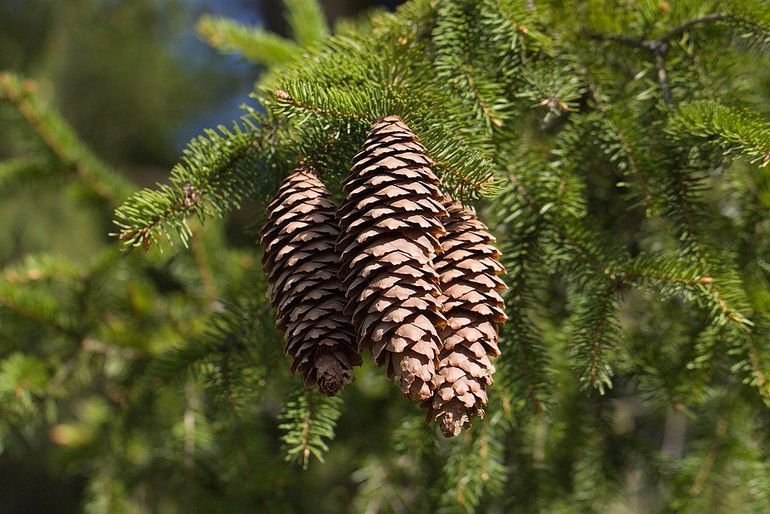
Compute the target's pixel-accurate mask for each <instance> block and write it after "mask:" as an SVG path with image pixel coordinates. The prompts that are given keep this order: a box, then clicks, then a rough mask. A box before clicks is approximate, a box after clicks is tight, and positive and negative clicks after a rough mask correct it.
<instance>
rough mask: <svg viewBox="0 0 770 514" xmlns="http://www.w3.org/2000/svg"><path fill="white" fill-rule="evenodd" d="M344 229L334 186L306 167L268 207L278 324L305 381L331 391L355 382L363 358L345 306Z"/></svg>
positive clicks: (266, 261) (265, 237) (269, 263)
mask: <svg viewBox="0 0 770 514" xmlns="http://www.w3.org/2000/svg"><path fill="white" fill-rule="evenodd" d="M338 234H339V229H338V228H337V220H336V218H335V205H334V204H333V203H332V201H331V200H330V199H329V191H328V190H327V189H326V187H325V186H324V184H323V182H321V181H320V180H319V179H318V177H317V176H316V175H315V173H314V172H313V171H311V170H310V169H308V168H305V167H300V168H298V169H297V170H295V171H294V173H292V174H291V175H290V176H289V177H288V178H287V179H286V180H284V182H283V183H282V184H281V187H280V188H279V190H278V194H277V195H276V198H275V199H274V200H273V201H272V202H271V203H270V205H269V206H268V219H267V223H266V225H265V227H264V228H263V229H262V245H263V246H264V247H265V253H264V256H263V258H262V264H263V266H264V269H265V273H266V274H267V277H268V281H269V283H270V301H271V303H272V304H273V306H274V307H275V308H276V309H277V310H278V320H277V322H276V325H277V326H278V328H279V329H281V330H285V333H286V353H287V354H288V355H290V356H291V357H293V358H294V362H293V364H292V367H291V371H292V373H296V372H297V371H298V370H299V371H300V372H301V373H302V375H303V376H304V377H305V387H308V388H311V387H313V384H317V385H318V388H319V390H320V391H321V392H322V393H324V394H327V395H329V396H333V395H335V394H336V393H337V392H338V391H339V390H340V389H342V388H343V387H344V386H345V385H347V384H349V383H350V382H352V381H353V380H354V375H353V369H352V368H353V366H358V365H360V364H361V357H360V356H359V355H358V352H357V350H356V347H355V332H354V331H353V326H352V325H351V323H350V317H349V316H346V315H345V314H343V312H342V311H343V309H344V307H345V300H344V296H343V293H342V290H341V289H340V282H339V277H338V276H337V275H338V272H339V265H340V260H339V255H338V254H337V251H336V250H335V247H334V246H335V243H336V241H337V236H338Z"/></svg>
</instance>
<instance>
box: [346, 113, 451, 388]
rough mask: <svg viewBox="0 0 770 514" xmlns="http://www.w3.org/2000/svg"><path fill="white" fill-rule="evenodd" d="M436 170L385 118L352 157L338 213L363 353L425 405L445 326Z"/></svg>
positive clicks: (402, 128)
mask: <svg viewBox="0 0 770 514" xmlns="http://www.w3.org/2000/svg"><path fill="white" fill-rule="evenodd" d="M432 164H433V163H432V162H431V160H430V159H429V158H428V157H427V156H426V155H425V148H424V147H423V146H422V145H421V144H420V143H419V141H418V140H417V137H416V136H415V135H414V134H413V133H412V132H411V131H410V130H409V127H407V126H406V125H405V124H404V122H403V121H401V119H399V118H398V117H396V116H389V117H387V118H384V119H382V120H380V121H379V122H378V123H377V124H376V125H375V126H374V127H373V128H372V131H371V133H370V134H369V138H368V139H367V140H366V144H365V146H364V148H363V150H362V151H361V153H359V154H358V155H357V156H356V157H355V159H354V162H353V167H352V171H351V173H350V176H349V177H348V178H347V179H346V180H345V182H344V183H343V186H344V188H345V191H346V192H347V193H348V195H347V198H346V200H345V201H344V203H343V204H342V206H341V207H340V210H339V211H338V213H337V216H338V218H339V219H340V231H341V234H340V238H339V240H338V242H337V249H338V250H339V251H340V252H342V256H341V258H342V266H341V268H340V276H341V277H342V287H343V289H345V291H346V296H347V300H348V301H347V306H346V309H345V312H346V313H348V314H350V315H352V317H353V324H354V326H355V327H356V330H357V337H358V344H359V349H362V348H370V349H371V350H372V354H373V355H374V360H375V362H376V363H377V364H378V365H380V366H385V367H386V372H387V375H388V377H392V376H393V375H394V374H396V375H397V379H396V381H397V383H398V385H399V387H400V388H401V390H402V391H403V392H404V395H406V396H408V397H410V398H412V399H414V400H420V401H422V400H425V399H428V398H430V397H431V394H432V392H433V391H432V383H433V378H434V375H435V372H436V365H437V363H438V352H439V349H440V348H441V340H440V339H439V335H438V331H437V329H439V328H441V327H443V326H444V325H445V320H444V317H443V316H442V315H441V313H440V304H439V303H438V300H437V298H438V296H439V295H440V290H439V287H438V275H437V274H436V271H435V269H434V268H433V258H434V257H435V255H436V252H437V251H439V250H440V249H441V245H440V243H439V241H438V237H439V236H441V235H442V234H443V233H444V228H443V226H442V224H441V221H440V218H441V217H444V216H446V211H445V210H444V207H443V206H442V205H441V198H442V195H441V193H440V192H439V190H438V188H437V187H436V185H437V184H438V182H439V180H438V178H437V177H436V175H434V174H433V171H432V170H431V167H432Z"/></svg>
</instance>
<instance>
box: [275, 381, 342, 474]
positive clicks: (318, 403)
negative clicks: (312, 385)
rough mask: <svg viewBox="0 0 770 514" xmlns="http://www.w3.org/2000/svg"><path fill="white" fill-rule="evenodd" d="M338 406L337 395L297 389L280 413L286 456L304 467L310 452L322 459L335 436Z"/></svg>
mask: <svg viewBox="0 0 770 514" xmlns="http://www.w3.org/2000/svg"><path fill="white" fill-rule="evenodd" d="M341 407H342V400H341V399H340V398H339V397H336V396H335V397H329V396H323V395H320V394H318V393H316V392H315V391H312V390H299V391H298V393H297V395H296V396H295V398H294V399H293V400H291V401H289V402H288V403H287V404H286V409H285V410H284V411H283V413H281V420H282V421H283V423H282V424H281V425H280V426H279V428H280V429H281V430H283V431H284V435H283V437H282V440H283V442H284V449H285V452H286V460H287V461H291V462H296V463H299V464H300V465H301V466H302V468H303V469H307V467H308V464H309V463H310V457H311V456H313V457H315V458H316V459H318V460H319V461H320V462H323V461H324V458H323V454H324V452H326V451H327V450H328V449H329V445H328V442H329V441H330V440H332V439H333V438H334V428H335V427H336V425H337V420H338V419H339V417H340V415H341V412H340V409H341Z"/></svg>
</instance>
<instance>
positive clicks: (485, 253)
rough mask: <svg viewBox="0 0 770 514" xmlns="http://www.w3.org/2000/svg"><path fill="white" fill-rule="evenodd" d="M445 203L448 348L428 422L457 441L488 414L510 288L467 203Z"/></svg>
mask: <svg viewBox="0 0 770 514" xmlns="http://www.w3.org/2000/svg"><path fill="white" fill-rule="evenodd" d="M444 205H445V206H446V207H447V210H448V211H449V219H448V220H445V222H444V226H445V227H446V235H445V236H444V237H442V238H441V247H442V249H443V252H442V253H441V254H440V255H439V256H438V257H437V258H436V261H435V265H436V270H437V271H438V273H439V276H440V280H441V290H442V292H443V294H442V296H441V298H440V301H441V303H442V311H441V312H442V313H443V314H444V316H446V319H447V324H446V327H445V328H444V329H443V330H442V331H441V338H442V340H443V342H444V347H443V349H442V350H441V355H440V359H441V363H440V365H439V369H438V373H437V374H436V377H435V379H434V385H435V393H434V395H433V399H432V400H429V401H428V402H426V403H427V404H428V420H429V421H434V420H438V421H439V423H440V424H441V431H442V432H443V433H444V435H445V436H447V437H451V436H455V435H457V434H459V433H460V431H461V430H462V429H463V428H467V427H469V426H470V419H471V418H472V417H473V416H475V415H478V416H481V417H483V416H484V407H485V406H486V404H487V388H488V387H489V386H491V385H492V382H493V381H492V373H494V372H495V368H494V366H493V365H492V362H491V359H492V358H494V357H497V356H498V355H500V349H499V348H498V346H497V324H498V323H504V322H505V321H506V320H507V316H506V315H505V311H504V307H505V306H504V303H503V299H502V297H501V296H500V292H502V291H504V290H505V284H504V283H503V281H502V280H500V279H499V278H498V275H499V274H500V273H502V272H503V271H504V269H503V266H502V264H500V252H499V250H498V249H497V248H495V247H494V242H495V239H494V237H493V236H492V235H491V234H490V233H489V231H488V230H487V227H486V226H485V225H484V224H483V223H482V222H481V221H479V220H478V219H477V218H476V215H475V214H474V213H473V212H472V211H470V210H468V209H466V208H465V207H463V205H462V204H460V203H458V202H455V201H452V200H451V199H450V198H447V199H446V201H445V204H444Z"/></svg>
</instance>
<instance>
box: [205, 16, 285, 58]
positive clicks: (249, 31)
mask: <svg viewBox="0 0 770 514" xmlns="http://www.w3.org/2000/svg"><path fill="white" fill-rule="evenodd" d="M196 30H197V31H198V34H200V35H201V36H202V37H203V38H205V39H206V41H207V42H208V43H209V45H211V46H212V47H214V48H216V49H217V50H219V51H220V52H222V53H227V54H231V53H236V54H241V55H242V56H243V57H244V58H246V59H248V60H250V61H252V62H255V63H258V64H263V65H265V66H278V65H283V64H286V63H288V62H289V61H291V60H292V59H293V58H294V57H296V56H297V55H298V54H299V53H300V47H299V46H297V45H296V44H294V43H293V42H292V41H289V40H287V39H284V38H282V37H280V36H277V35H276V34H273V33H272V32H267V31H265V30H262V29H260V28H257V27H248V26H246V25H242V24H240V23H237V22H235V21H233V20H230V19H228V18H219V17H215V16H209V15H206V16H202V17H201V18H200V19H199V20H198V24H197V26H196Z"/></svg>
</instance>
